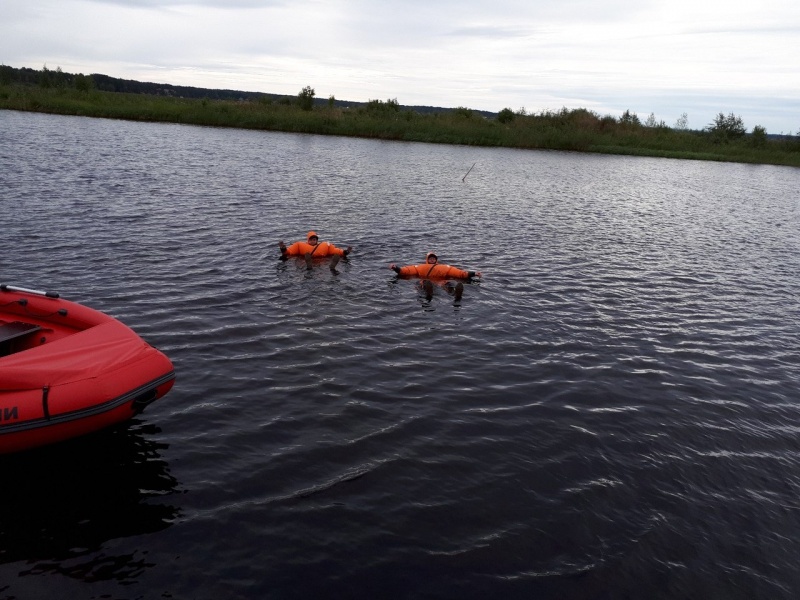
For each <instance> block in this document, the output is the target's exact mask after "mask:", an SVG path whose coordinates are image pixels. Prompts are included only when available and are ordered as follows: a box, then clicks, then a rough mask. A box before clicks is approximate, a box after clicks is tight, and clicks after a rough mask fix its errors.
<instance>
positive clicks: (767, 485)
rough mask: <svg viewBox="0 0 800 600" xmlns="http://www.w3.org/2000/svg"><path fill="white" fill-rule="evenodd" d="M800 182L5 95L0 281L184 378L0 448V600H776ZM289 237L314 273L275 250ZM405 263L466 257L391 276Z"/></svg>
mask: <svg viewBox="0 0 800 600" xmlns="http://www.w3.org/2000/svg"><path fill="white" fill-rule="evenodd" d="M473 163H477V164H476V165H475V168H474V169H473V170H472V172H471V173H470V174H469V176H468V177H467V178H466V180H465V181H462V177H463V176H464V174H465V173H466V172H467V170H468V169H469V167H470V166H471V165H472V164H473ZM799 189H800V171H799V170H797V169H791V168H784V167H774V166H748V165H736V164H716V163H706V162H693V161H672V160H664V159H646V158H628V157H609V156H591V155H581V154H568V153H556V152H533V151H516V150H506V149H483V148H467V147H449V146H433V145H425V144H406V143H393V142H380V141H367V140H357V139H342V138H333V137H321V136H311V135H308V136H306V135H287V134H278V133H264V132H252V131H237V130H226V129H210V128H199V127H186V126H177V125H163V124H146V123H129V122H116V121H106V120H97V119H85V118H72V117H59V116H47V115H37V114H23V113H16V112H9V111H0V194H1V195H2V206H3V210H2V212H0V234H1V235H0V248H1V249H2V251H1V252H0V280H1V281H2V282H4V283H12V284H16V285H21V286H25V287H32V288H38V289H48V290H54V291H58V292H60V293H61V294H62V296H64V297H65V298H67V299H70V300H74V301H77V302H82V303H85V304H88V305H89V306H92V307H94V308H98V309H100V310H103V311H106V312H108V313H110V314H112V315H113V316H115V317H117V318H119V319H120V320H122V321H123V322H125V323H127V324H128V325H130V326H131V327H133V328H134V329H135V330H136V331H137V332H138V333H139V334H140V335H142V336H143V337H144V338H145V339H146V340H148V341H149V342H150V343H152V344H153V345H155V346H157V347H159V348H160V349H161V350H163V351H164V352H165V353H166V354H167V355H168V356H169V357H170V358H171V359H172V360H173V362H174V363H175V367H176V371H177V373H178V380H177V383H176V386H175V388H174V389H173V391H172V392H171V393H170V394H169V395H167V396H166V397H165V398H163V399H161V400H159V401H158V402H156V403H155V404H153V405H152V406H151V407H149V408H148V410H147V411H145V413H144V414H143V415H141V416H140V417H139V418H138V419H137V420H135V421H133V422H132V423H131V424H130V426H127V427H123V428H120V429H116V430H112V431H108V432H103V433H100V434H98V435H95V436H90V437H88V438H85V439H83V440H79V441H75V442H72V443H67V444H64V445H61V446H58V447H52V448H47V449H43V450H41V451H37V452H32V453H28V454H23V455H16V456H10V457H3V458H0V469H2V471H1V472H2V493H1V494H0V599H12V598H14V599H27V598H115V599H116V598H119V599H123V598H124V599H130V598H181V599H183V598H187V599H190V598H191V599H206V598H208V599H212V598H213V599H217V598H232V599H240V598H241V599H250V598H489V597H496V598H509V597H511V598H532V597H537V598H609V599H612V598H626V597H629V598H726V599H727V598H748V599H749V598H770V599H773V598H787V599H788V598H795V597H797V594H798V592H800V568H799V567H798V565H799V564H800V406H798V395H799V393H798V382H799V381H800V352H799V351H798V350H799V349H800V339H799V337H800V311H799V310H798V309H799V308H800V306H799V303H798V297H799V296H800V244H799V243H798V231H800V193H799V192H798V190H799ZM311 228H313V229H315V230H317V231H318V232H319V233H320V235H321V237H322V239H328V240H330V241H332V242H333V243H335V244H337V245H339V246H346V245H348V244H350V245H353V246H354V247H355V252H354V254H353V255H352V257H351V260H350V261H349V263H346V264H345V263H340V265H339V274H338V275H336V274H333V273H331V271H330V270H329V269H327V268H326V267H325V265H323V264H318V265H315V267H314V268H313V269H312V270H311V271H307V270H306V269H305V266H304V264H303V263H301V262H295V261H294V260H290V261H289V262H286V263H281V262H280V261H278V260H277V257H278V251H277V241H278V240H279V239H284V240H286V241H287V242H290V241H294V240H296V239H299V238H302V237H303V236H304V234H305V232H306V231H307V230H308V229H311ZM429 250H435V251H436V252H437V253H438V254H439V257H440V259H441V260H442V261H443V262H448V263H451V264H455V265H457V266H460V267H463V268H467V269H472V270H480V271H482V272H483V275H484V277H483V278H482V280H481V281H479V282H476V283H471V284H468V285H467V286H466V290H465V292H464V297H463V299H462V300H461V301H460V302H455V301H454V299H453V298H452V297H451V296H449V295H448V294H447V293H445V292H444V291H443V290H441V289H438V288H437V289H436V290H435V293H434V296H433V298H432V299H430V300H427V299H426V298H425V297H424V296H423V295H422V294H421V293H420V290H419V289H418V287H416V285H415V283H414V282H412V281H396V280H395V279H394V278H393V276H392V275H393V274H392V272H391V271H389V270H388V269H387V266H388V264H389V263H391V262H397V263H399V264H408V263H417V262H421V261H422V259H423V257H424V255H425V253H426V252H427V251H429Z"/></svg>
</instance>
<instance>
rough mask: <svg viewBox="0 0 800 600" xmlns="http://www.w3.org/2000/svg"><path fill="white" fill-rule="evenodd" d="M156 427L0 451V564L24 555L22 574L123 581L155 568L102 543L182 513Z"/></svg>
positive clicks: (135, 426)
mask: <svg viewBox="0 0 800 600" xmlns="http://www.w3.org/2000/svg"><path fill="white" fill-rule="evenodd" d="M158 432H159V429H158V428H157V427H156V426H155V425H153V424H143V423H140V422H138V421H133V422H132V423H131V424H130V425H129V426H122V427H118V428H114V429H110V430H107V431H102V432H98V433H96V434H92V435H89V436H86V437H84V438H80V439H76V440H72V441H69V442H64V443H62V444H58V445H55V446H52V447H47V448H40V449H36V450H32V451H30V452H25V453H21V454H16V455H9V456H4V457H0V473H2V474H3V479H4V481H5V482H6V485H4V486H3V492H2V494H0V564H5V563H12V562H16V561H24V562H25V564H26V565H27V566H26V567H25V568H24V569H22V570H21V571H20V575H32V574H41V573H45V572H52V573H61V574H63V575H67V576H69V577H74V578H78V579H81V580H84V581H96V580H105V579H115V580H118V581H120V582H124V581H126V580H134V579H135V578H136V577H137V576H138V575H139V574H141V572H142V570H143V569H145V568H147V567H148V566H151V565H150V564H149V563H148V562H147V560H145V559H144V558H143V557H142V556H140V555H138V553H124V554H119V555H115V554H113V553H109V552H108V551H106V550H103V545H104V543H105V542H107V541H108V540H111V539H114V538H120V537H127V536H137V535H143V534H147V533H153V532H155V531H160V530H162V529H165V528H167V527H169V526H170V524H171V523H173V522H174V521H175V520H176V519H177V518H178V516H179V514H180V509H179V508H177V507H176V506H174V505H172V504H171V503H170V501H169V496H171V495H173V494H175V493H177V481H176V480H175V478H174V477H172V475H170V473H169V468H168V465H167V463H166V462H165V461H164V460H163V459H162V458H161V452H162V451H163V450H164V449H166V448H167V444H163V443H157V442H155V441H153V440H152V439H151V436H152V435H153V434H156V433H158ZM11 482H13V484H12V483H11Z"/></svg>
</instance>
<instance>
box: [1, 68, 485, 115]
mask: <svg viewBox="0 0 800 600" xmlns="http://www.w3.org/2000/svg"><path fill="white" fill-rule="evenodd" d="M11 83H20V84H24V85H38V86H43V87H76V88H80V87H81V83H83V84H84V85H85V86H87V88H92V89H96V90H100V91H104V92H123V93H128V94H148V95H151V96H166V97H172V98H195V99H203V98H206V99H208V100H262V101H263V100H267V101H272V102H276V103H280V102H284V103H287V104H288V103H292V102H294V101H296V100H297V95H296V94H294V95H285V94H266V93H262V92H243V91H240V90H217V89H210V88H198V87H190V86H184V85H171V84H169V83H152V82H148V81H134V80H132V79H120V78H119V77H111V76H109V75H102V74H100V73H92V74H91V75H83V74H77V75H76V74H72V73H65V72H64V71H62V70H61V67H58V68H56V69H55V70H52V69H48V68H47V67H46V66H45V67H44V68H43V69H40V70H35V69H29V68H27V67H23V68H20V69H17V68H15V67H9V66H6V65H0V85H2V84H5V85H8V84H11ZM314 104H315V105H317V106H329V105H330V100H329V99H327V98H314ZM366 104H367V103H366V102H349V101H347V100H336V99H334V100H333V105H334V106H335V107H337V108H358V107H362V106H366ZM399 108H400V110H412V111H414V112H417V113H420V114H435V113H446V112H449V111H452V110H456V109H454V108H443V107H436V106H402V105H400V107H399ZM473 112H475V113H476V114H480V115H482V116H484V117H487V118H495V117H496V116H497V113H494V112H490V111H481V110H474V111H473Z"/></svg>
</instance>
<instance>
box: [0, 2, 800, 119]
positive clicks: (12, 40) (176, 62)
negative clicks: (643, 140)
mask: <svg viewBox="0 0 800 600" xmlns="http://www.w3.org/2000/svg"><path fill="white" fill-rule="evenodd" d="M798 57H800V0H761V1H760V2H755V1H754V0H639V1H637V2H632V1H628V0H459V1H457V2H456V1H454V0H403V1H400V0H0V64H5V65H9V66H12V67H30V68H34V69H41V68H42V66H44V65H46V66H47V67H48V68H50V69H55V68H57V67H61V69H62V70H64V71H67V72H71V73H85V74H89V73H104V74H106V75H111V76H114V77H122V78H125V79H137V80H140V81H153V82H158V83H170V84H174V85H190V86H197V87H208V88H226V89H235V90H246V91H259V92H269V93H277V94H297V93H298V92H299V91H300V90H301V88H303V87H304V86H306V85H310V86H311V87H313V88H314V90H315V91H316V95H317V97H319V98H328V97H329V96H331V95H333V96H335V97H336V98H337V99H340V100H353V101H367V100H370V99H380V100H387V99H389V98H392V99H394V98H396V99H397V101H398V102H399V103H400V104H403V105H428V106H442V107H456V106H465V107H468V108H473V109H480V110H489V111H499V110H501V109H503V108H506V107H508V108H512V109H513V110H518V109H520V108H525V110H526V111H528V112H529V113H530V112H540V111H543V110H558V109H560V108H562V107H567V108H587V109H589V110H592V111H594V112H596V113H598V114H600V115H601V116H602V115H607V114H610V115H613V116H615V117H616V116H619V115H620V114H622V112H623V111H625V110H626V109H629V110H631V111H632V112H635V113H637V114H638V115H639V116H640V118H641V119H642V120H645V119H646V118H647V117H648V116H649V115H650V113H654V114H655V117H656V119H657V120H658V121H661V120H663V121H665V122H666V124H667V125H670V126H674V125H675V122H676V121H677V119H678V118H679V117H680V116H681V114H682V113H686V114H687V115H688V119H689V127H691V128H693V129H700V128H703V127H705V126H706V125H708V124H709V123H710V122H711V121H712V119H713V118H714V116H715V115H717V114H718V113H720V112H722V113H725V114H726V115H727V114H729V113H731V112H732V113H734V114H736V115H739V116H741V117H742V119H743V121H744V124H745V125H746V126H747V128H748V130H752V128H753V126H755V125H762V126H763V127H766V128H767V131H768V132H769V133H782V132H783V133H796V132H798V130H800V58H798Z"/></svg>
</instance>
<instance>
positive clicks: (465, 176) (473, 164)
mask: <svg viewBox="0 0 800 600" xmlns="http://www.w3.org/2000/svg"><path fill="white" fill-rule="evenodd" d="M477 164H478V163H472V167H474V166H475V165H477ZM472 167H470V168H469V171H472ZM469 171H467V173H466V175H464V176H463V177H462V178H461V181H464V180H465V179H466V178H467V175H469Z"/></svg>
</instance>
